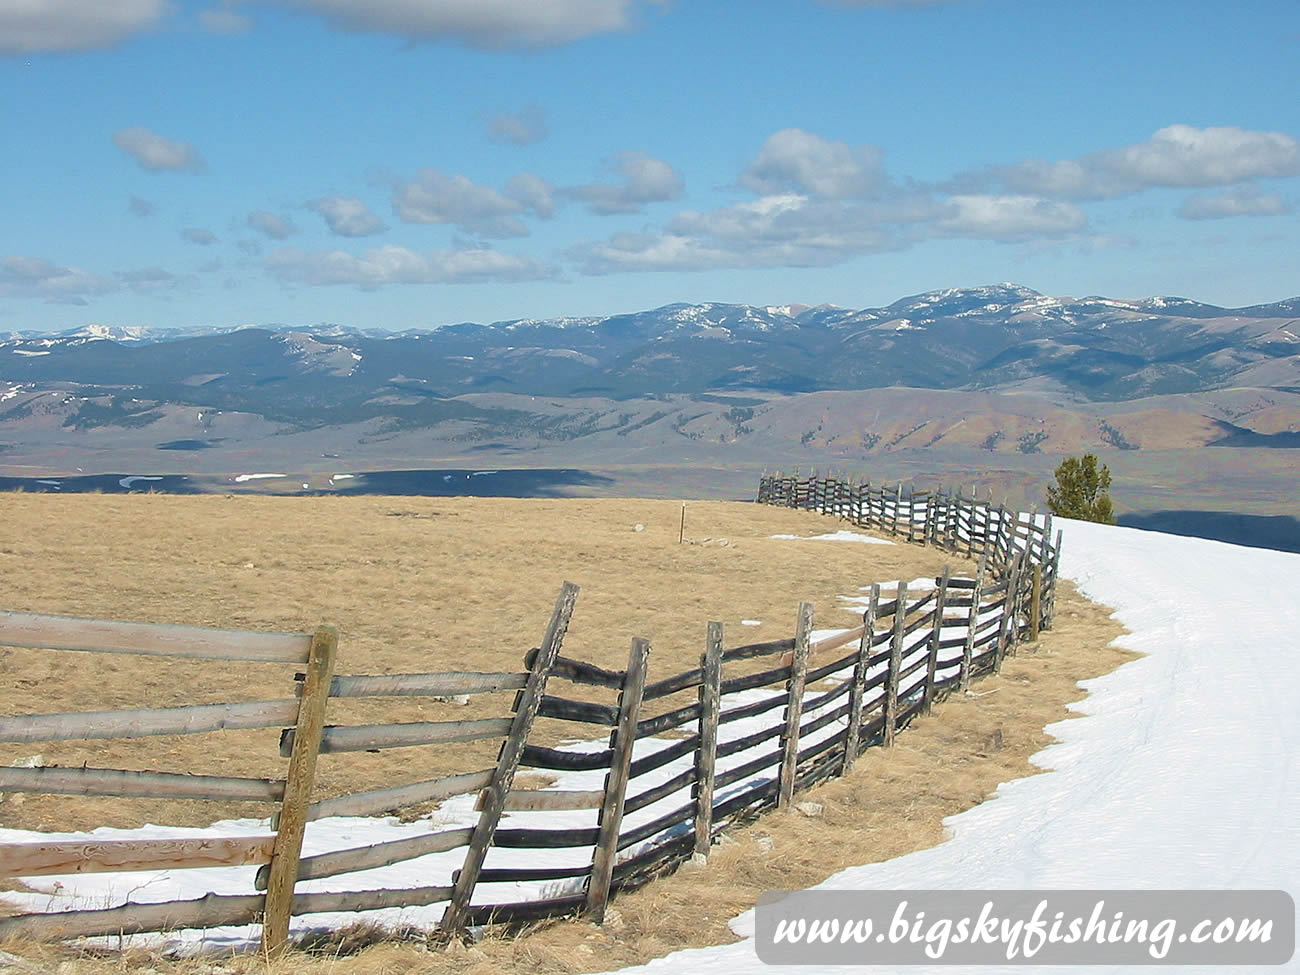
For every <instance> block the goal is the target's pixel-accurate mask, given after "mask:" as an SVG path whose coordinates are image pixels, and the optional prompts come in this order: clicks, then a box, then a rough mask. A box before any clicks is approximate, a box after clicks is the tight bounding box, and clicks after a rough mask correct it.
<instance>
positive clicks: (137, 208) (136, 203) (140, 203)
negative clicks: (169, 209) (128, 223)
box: [126, 196, 158, 217]
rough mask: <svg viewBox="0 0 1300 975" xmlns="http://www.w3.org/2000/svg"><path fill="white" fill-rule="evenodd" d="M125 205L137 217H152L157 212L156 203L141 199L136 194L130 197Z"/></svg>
mask: <svg viewBox="0 0 1300 975" xmlns="http://www.w3.org/2000/svg"><path fill="white" fill-rule="evenodd" d="M126 206H127V209H128V210H130V211H131V212H132V213H133V214H135V215H136V216H137V217H152V216H153V215H154V214H155V213H157V212H158V204H156V203H151V202H149V201H148V200H145V199H142V198H141V197H138V196H133V197H131V199H130V200H129V201H128V202H127V204H126Z"/></svg>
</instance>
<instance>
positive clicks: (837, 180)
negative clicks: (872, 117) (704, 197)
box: [740, 129, 885, 200]
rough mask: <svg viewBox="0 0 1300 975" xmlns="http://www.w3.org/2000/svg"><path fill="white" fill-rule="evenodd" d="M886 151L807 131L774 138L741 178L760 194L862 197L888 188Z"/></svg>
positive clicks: (789, 131)
mask: <svg viewBox="0 0 1300 975" xmlns="http://www.w3.org/2000/svg"><path fill="white" fill-rule="evenodd" d="M884 181H885V174H884V166H883V153H882V152H881V150H880V149H878V148H877V147H875V146H850V145H848V144H847V143H844V142H836V141H833V140H831V139H825V138H823V137H822V136H819V135H817V134H816V133H813V132H806V131H804V130H803V129H782V130H781V131H780V132H776V133H773V134H772V135H770V136H769V137H768V139H767V141H766V142H764V143H763V146H762V148H761V149H759V151H758V157H757V158H756V159H755V160H754V161H753V162H752V163H751V164H750V165H749V167H748V168H747V169H746V170H745V171H744V172H743V173H741V174H740V184H741V185H742V186H744V187H745V188H747V189H750V190H753V191H754V192H755V193H760V194H764V195H768V194H776V193H806V194H808V195H810V196H820V197H825V198H827V199H833V200H846V199H854V198H861V197H865V196H868V195H870V194H871V193H873V192H875V191H877V190H879V189H880V188H881V186H882V185H883V184H884Z"/></svg>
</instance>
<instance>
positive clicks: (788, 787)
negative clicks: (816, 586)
mask: <svg viewBox="0 0 1300 975" xmlns="http://www.w3.org/2000/svg"><path fill="white" fill-rule="evenodd" d="M812 624H813V605H812V603H800V604H799V625H798V628H797V629H796V630H795V637H794V657H793V659H792V660H791V662H790V680H789V681H788V682H787V684H786V702H785V732H784V734H782V736H781V771H780V774H779V776H778V780H779V784H778V792H777V799H776V804H777V807H778V808H784V807H785V806H788V805H790V801H791V800H792V799H793V798H794V772H795V766H796V765H798V764H799V719H800V718H801V717H803V690H804V685H805V684H806V683H807V676H808V637H809V634H810V633H811V632H812Z"/></svg>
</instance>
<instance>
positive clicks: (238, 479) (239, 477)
mask: <svg viewBox="0 0 1300 975" xmlns="http://www.w3.org/2000/svg"><path fill="white" fill-rule="evenodd" d="M286 476H287V475H285V474H236V475H235V483H236V484H243V483H244V482H245V481H259V480H261V479H262V478H264V477H286Z"/></svg>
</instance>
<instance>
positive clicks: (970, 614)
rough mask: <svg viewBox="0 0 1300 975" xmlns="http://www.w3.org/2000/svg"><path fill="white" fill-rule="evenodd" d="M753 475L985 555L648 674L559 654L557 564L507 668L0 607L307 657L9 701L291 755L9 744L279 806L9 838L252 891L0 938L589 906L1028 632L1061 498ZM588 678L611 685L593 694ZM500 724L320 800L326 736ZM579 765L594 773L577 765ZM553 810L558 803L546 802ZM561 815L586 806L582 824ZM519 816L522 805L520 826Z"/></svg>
mask: <svg viewBox="0 0 1300 975" xmlns="http://www.w3.org/2000/svg"><path fill="white" fill-rule="evenodd" d="M758 500H759V501H760V502H763V503H768V504H777V505H787V506H791V507H798V508H807V509H811V510H815V511H819V512H822V513H824V514H827V515H833V516H838V517H840V518H843V519H846V520H848V521H849V522H851V523H852V524H854V525H856V526H859V527H862V528H867V529H873V530H876V531H881V532H884V533H887V534H892V535H894V536H896V537H899V538H905V539H907V540H910V541H913V542H916V543H918V544H924V545H933V546H937V547H939V548H941V549H944V550H947V551H951V552H953V553H956V554H958V555H962V556H966V557H970V558H971V559H972V560H975V559H978V562H979V571H978V572H977V574H976V576H975V577H974V578H958V577H953V576H951V575H950V573H949V572H948V571H947V570H945V571H944V573H943V575H942V576H941V577H939V578H938V579H936V580H934V584H933V585H926V586H916V585H909V584H908V583H906V582H897V583H882V584H878V585H875V586H872V587H871V591H870V598H869V601H868V605H867V608H866V611H865V612H864V614H863V618H862V621H861V624H860V625H859V626H857V627H855V628H853V629H850V630H846V631H842V632H838V633H836V634H835V635H833V636H831V637H827V638H824V639H822V640H818V641H813V640H812V639H811V634H812V631H813V607H812V605H811V604H809V603H801V604H800V605H799V608H798V613H797V617H796V621H795V626H794V636H793V637H791V638H788V639H783V640H776V641H770V642H766V643H757V644H747V645H743V646H734V647H726V645H725V633H724V629H723V625H722V624H721V623H709V624H708V627H707V633H706V638H705V644H704V652H703V654H702V655H701V658H700V665H699V666H698V667H696V668H694V669H692V670H689V671H686V672H684V673H680V674H674V675H671V676H668V677H664V678H660V679H658V680H653V681H652V680H650V679H649V676H650V675H649V661H650V655H651V647H650V643H649V642H648V641H647V640H644V639H637V640H634V641H633V643H632V647H631V652H630V654H629V658H628V664H627V667H626V668H625V669H623V670H619V671H611V670H607V669H604V668H601V667H597V666H595V665H593V664H590V663H585V662H582V661H578V660H572V659H568V658H565V657H563V656H562V655H561V652H560V651H561V649H562V644H563V640H564V635H565V631H566V629H567V627H568V623H569V619H570V618H571V616H572V613H573V611H574V605H575V601H576V598H577V594H578V588H577V587H576V586H574V585H572V584H571V583H566V584H565V585H564V587H563V589H562V590H561V592H560V595H559V597H558V598H557V600H556V605H555V609H554V611H553V613H552V617H551V620H550V624H549V626H548V627H547V629H546V632H545V635H544V637H543V640H542V642H541V644H540V646H538V647H537V648H534V649H533V650H532V651H530V652H529V653H528V654H527V655H526V656H525V660H524V664H525V667H524V669H523V670H522V671H520V672H517V673H493V674H479V673H440V674H385V675H359V676H336V675H335V674H334V667H335V659H336V656H337V652H338V636H337V634H336V632H335V631H334V630H333V629H332V628H330V627H321V628H319V629H318V630H317V631H316V632H315V633H297V634H271V633H254V632H246V631H233V630H213V629H207V628H200V627H178V626H162V625H158V624H143V623H121V622H109V621H101V620H78V619H70V618H65V617H51V616H37V615H35V614H28V613H0V645H5V646H19V647H33V648H40V649H45V650H52V651H69V650H72V651H95V652H101V653H135V654H149V655H162V656H168V655H170V656H182V657H200V658H208V659H218V660H259V661H264V662H270V663H278V664H283V665H288V664H293V665H295V666H301V665H303V664H305V665H306V670H305V673H296V674H293V675H289V674H286V676H285V678H284V679H285V682H286V690H288V689H289V688H290V687H292V696H288V695H286V696H285V697H284V698H283V699H280V700H273V701H248V702H236V703H231V704H221V705H194V706H188V707H170V708H154V709H140V710H135V711H106V712H77V713H64V714H43V715H16V716H11V717H0V742H33V741H44V740H55V739H81V738H91V739H108V738H119V737H141V736H149V735H161V734H177V733H186V734H189V733H207V732H213V733H216V732H219V731H220V730H223V729H237V728H258V727H262V728H265V727H284V731H283V733H282V736H281V756H282V757H284V758H287V759H288V763H287V767H286V771H285V775H284V777H283V778H277V779H254V778H232V777H218V776H203V775H192V774H188V773H187V772H184V771H182V772H173V773H168V772H156V771H148V772H141V771H128V770H119V769H96V768H80V767H78V768H61V767H53V766H52V767H43V768H0V792H32V793H46V794H49V793H61V794H71V795H85V796H103V795H112V796H137V797H138V796H149V797H172V798H199V799H213V800H225V801H230V800H259V801H264V802H267V803H269V804H271V805H272V806H273V808H274V809H275V810H276V813H275V816H274V818H273V819H272V823H273V824H274V826H273V829H271V830H268V831H267V833H266V834H265V835H260V836H251V837H238V838H222V839H211V838H199V839H192V840H187V839H154V840H97V841H78V842H50V843H10V844H0V875H5V876H14V877H31V876H39V875H55V874H68V873H76V872H82V871H131V870H159V869H188V868H198V867H220V866H225V867H229V866H249V867H250V868H251V867H257V868H258V869H257V870H256V872H255V875H253V877H252V883H251V885H250V886H251V887H252V890H250V891H249V892H248V893H246V894H223V895H217V894H209V895H207V896H205V897H202V898H199V899H196V900H188V901H171V902H167V903H159V904H155V903H126V904H123V905H121V906H118V907H112V908H105V909H98V910H68V911H57V912H51V913H31V914H22V915H18V916H14V917H7V918H0V940H3V939H5V938H7V937H10V936H14V935H20V936H28V937H35V938H40V939H70V938H76V937H93V936H104V935H119V934H132V933H137V932H147V931H162V930H176V929H193V928H211V927H218V926H227V925H241V924H249V923H257V922H260V923H261V924H262V926H263V929H262V930H263V934H262V940H263V946H264V947H265V948H266V949H267V950H268V951H280V950H282V949H283V948H284V946H285V945H286V944H287V943H288V938H289V922H290V917H291V916H293V915H300V914H316V913H323V912H353V911H370V910H377V909H381V908H390V907H403V906H418V905H427V904H436V903H445V904H446V907H445V908H444V913H443V917H442V922H441V928H442V930H443V931H444V932H445V933H447V934H448V935H454V934H458V933H460V932H461V931H463V930H464V929H465V928H466V927H469V926H474V925H479V924H484V923H489V922H507V923H509V922H518V921H525V920H532V919H537V918H542V917H551V916H559V915H564V914H573V913H583V914H586V915H587V916H589V917H591V918H593V919H594V920H597V921H600V920H602V919H603V917H604V912H605V910H606V907H607V904H608V902H609V900H610V897H611V896H612V895H613V894H614V893H615V892H617V891H620V890H627V889H631V888H634V887H637V886H640V885H642V884H644V883H646V882H648V881H650V880H651V879H653V878H655V877H657V876H661V875H663V874H664V873H667V872H670V871H672V870H674V869H676V868H677V866H679V865H680V864H681V863H682V862H683V861H685V860H688V859H691V858H692V857H693V856H699V855H703V856H707V854H708V851H709V849H710V847H711V845H712V843H713V842H714V841H715V839H716V838H717V836H718V835H719V833H720V832H721V831H722V830H723V829H725V828H727V827H728V826H729V825H732V824H734V823H737V822H740V821H744V820H747V819H749V818H752V817H753V816H755V815H757V814H758V813H759V812H761V811H763V810H765V809H769V808H782V807H787V806H789V805H791V804H792V803H793V801H794V796H795V795H796V794H798V793H799V792H801V791H803V790H806V789H808V788H809V787H811V786H812V785H815V784H816V783H818V782H821V781H823V780H825V779H828V778H831V777H833V776H837V775H842V774H844V773H846V772H848V771H849V770H850V769H851V768H852V767H853V764H854V762H855V760H856V759H857V757H858V755H859V754H861V752H862V751H863V750H865V749H866V748H868V747H872V746H886V747H887V746H889V745H891V744H892V743H893V741H894V738H895V736H896V735H897V734H898V732H899V731H900V730H902V729H903V728H905V727H906V726H907V725H908V724H909V723H910V722H911V721H912V720H913V718H915V717H916V715H918V714H921V713H924V712H927V711H929V710H930V708H931V707H932V706H933V705H934V703H935V702H936V701H938V700H940V699H942V698H943V697H945V696H946V695H948V694H950V693H952V692H953V691H954V690H958V691H964V690H965V689H966V687H967V686H968V685H969V683H970V681H971V680H973V679H975V678H978V677H980V676H982V675H984V674H987V673H990V672H995V671H997V670H998V669H999V668H1000V667H1001V664H1002V661H1003V659H1004V658H1005V657H1006V655H1007V654H1008V653H1014V652H1015V648H1016V646H1017V644H1018V643H1020V642H1021V641H1022V640H1024V639H1031V640H1032V639H1036V638H1037V635H1038V631H1039V630H1040V629H1041V628H1044V627H1047V626H1050V624H1051V619H1052V614H1053V608H1054V603H1055V592H1056V578H1057V567H1058V564H1059V557H1060V535H1059V533H1058V534H1057V536H1056V538H1055V540H1053V539H1052V537H1051V518H1050V516H1047V517H1046V518H1038V517H1037V516H1036V515H1035V514H1034V513H1033V512H1030V513H1029V514H1028V515H1024V514H1020V513H1016V512H1011V511H1008V510H1007V509H1006V508H1004V507H997V508H995V507H992V506H991V504H989V503H985V502H981V501H978V500H976V499H974V498H967V497H964V496H962V495H961V494H960V493H947V494H945V493H940V492H931V493H923V492H919V491H910V492H906V493H905V492H904V490H903V489H902V487H901V486H899V487H897V488H895V489H894V490H893V491H890V490H889V489H885V488H872V487H870V486H869V485H867V484H865V483H855V482H850V481H845V480H842V479H835V478H818V477H816V476H813V477H810V478H805V479H799V478H795V477H785V476H780V475H776V476H771V477H769V476H765V477H764V478H763V479H762V481H761V483H760V486H759V494H758ZM509 691H513V692H514V695H515V696H514V702H513V706H512V707H511V709H510V714H508V715H505V716H502V717H499V718H478V719H471V720H465V721H445V722H417V723H394V724H387V725H361V726H357V725H352V726H347V725H343V726H327V725H326V723H325V722H326V715H327V710H328V702H329V701H330V700H331V699H334V698H344V697H392V696H398V697H410V696H414V695H425V696H445V695H453V694H484V693H494V692H509ZM602 696H603V697H604V698H605V699H606V700H605V701H601V700H593V698H600V697H602ZM539 720H541V721H548V720H556V721H561V722H566V727H572V726H573V723H574V722H577V723H580V724H582V725H589V726H595V727H597V728H600V729H602V734H607V735H608V739H607V741H608V743H607V745H605V746H604V747H585V748H572V747H559V748H552V747H546V746H542V745H540V744H534V743H530V737H531V736H532V735H533V729H534V727H535V726H536V724H537V722H538V721H539ZM492 738H496V739H500V741H501V747H500V752H499V755H498V759H497V762H496V765H495V766H494V767H492V768H485V769H482V770H477V771H468V772H464V773H459V774H455V775H451V776H444V777H441V778H437V779H431V780H427V781H421V782H415V783H412V784H406V785H398V786H387V787H383V788H376V789H373V790H369V791H365V792H361V793H355V794H351V795H344V796H339V797H335V798H330V799H325V800H317V801H313V799H312V792H313V785H314V782H315V772H316V766H317V761H318V759H319V758H320V757H321V756H328V755H329V754H330V753H331V752H342V751H356V750H362V749H380V748H395V747H411V746H417V745H434V746H444V747H445V746H448V745H452V746H453V747H454V743H457V742H465V741H472V740H476V739H492ZM593 744H596V743H593ZM324 760H325V761H328V758H325V759H324ZM521 769H535V770H538V771H539V772H541V773H543V774H545V775H549V776H553V777H554V776H565V777H566V778H567V781H566V782H565V783H564V784H565V786H566V787H565V788H551V787H546V788H542V789H521V788H515V787H514V780H515V776H516V774H517V773H518V772H519V771H520V770H521ZM584 779H585V782H584ZM575 783H577V784H579V785H583V784H585V785H588V786H589V787H587V788H573V787H570V786H572V785H574V784H575ZM465 793H470V794H474V793H477V794H478V801H477V809H478V819H477V822H476V824H475V825H474V826H472V827H462V828H457V829H443V830H439V831H431V832H429V833H427V834H421V835H416V836H413V837H408V838H404V839H398V840H391V841H387V842H382V843H374V844H370V845H366V846H361V847H357V848H353V849H342V850H334V851H330V852H327V853H322V854H318V855H315V856H309V857H303V856H302V855H301V850H302V842H303V836H304V833H305V831H306V830H307V829H308V828H309V827H308V824H309V823H310V822H311V821H314V820H317V819H321V818H324V817H327V816H368V815H378V814H384V813H390V812H394V811H398V810H400V809H403V808H406V807H410V806H413V805H416V804H419V803H427V802H430V801H438V800H442V799H447V798H450V797H452V796H454V795H461V794H465ZM560 812H563V813H565V815H563V816H555V815H553V814H555V813H560ZM534 813H538V814H542V815H540V816H532V815H531V814H534ZM547 813H550V814H552V815H550V816H549V817H548V816H547V815H545V814H547ZM506 814H511V815H510V816H509V817H507V815H506ZM574 814H576V815H577V816H579V817H585V821H586V822H587V823H589V825H586V826H578V827H575V826H573V825H571V822H572V820H573V818H574ZM548 818H549V819H550V820H551V822H550V823H548V822H547V819H548ZM503 819H506V823H507V825H503V824H502V821H503ZM511 819H513V820H514V821H515V822H518V823H525V822H534V821H535V823H536V825H514V824H513V823H512V822H511ZM557 820H558V821H559V822H558V823H557ZM462 848H463V849H464V856H463V861H462V863H461V866H460V869H459V870H455V871H452V872H451V873H450V875H449V876H447V877H445V878H433V879H441V880H443V881H445V882H443V883H440V884H438V885H435V886H423V887H415V888H411V887H402V888H397V889H366V890H343V891H338V892H332V893H331V892H326V893H301V892H295V885H296V883H297V882H298V881H306V880H318V879H321V878H333V877H341V876H344V875H347V874H350V873H354V872H358V871H362V870H372V869H375V868H381V867H385V866H388V865H391V864H396V863H400V862H403V861H407V860H412V859H414V858H417V857H423V856H427V855H429V854H434V853H447V852H450V851H455V850H458V849H462ZM518 851H523V852H524V854H526V855H522V856H521V854H520V853H519V852H518ZM521 863H522V864H523V865H520V864H521ZM250 872H251V871H250ZM343 882H344V883H346V881H343ZM519 883H535V884H536V883H540V884H544V885H545V886H544V888H543V889H542V890H541V892H540V894H539V896H537V897H536V898H534V899H530V900H524V901H519V900H515V901H504V902H503V901H500V900H499V899H496V898H494V897H492V896H491V890H492V885H494V884H506V885H512V886H511V887H510V888H509V889H512V890H513V889H516V888H514V887H513V885H516V884H519ZM516 896H517V895H516Z"/></svg>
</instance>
